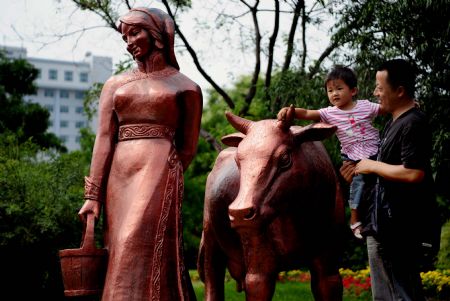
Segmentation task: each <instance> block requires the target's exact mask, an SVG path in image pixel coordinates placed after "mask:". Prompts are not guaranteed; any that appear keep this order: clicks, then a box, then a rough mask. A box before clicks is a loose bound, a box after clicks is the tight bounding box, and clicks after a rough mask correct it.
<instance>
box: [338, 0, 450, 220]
mask: <svg viewBox="0 0 450 301" xmlns="http://www.w3.org/2000/svg"><path fill="white" fill-rule="evenodd" d="M338 2H339V3H337V4H336V5H337V6H338V7H339V5H340V6H341V7H340V8H342V11H340V14H342V18H341V19H340V21H339V22H338V23H337V24H338V26H337V28H338V29H337V30H336V32H335V33H334V36H333V38H332V40H333V41H336V43H338V44H343V45H346V46H347V47H348V48H349V49H352V51H351V52H350V53H349V54H348V55H346V56H344V57H343V59H345V60H346V61H347V62H348V63H350V64H355V65H357V66H358V69H359V71H360V72H359V76H360V79H361V80H362V81H363V82H366V83H369V82H373V81H374V80H373V79H374V74H375V70H374V68H375V67H376V66H377V64H378V63H379V62H381V61H384V60H386V59H391V58H396V57H402V58H405V59H408V60H410V61H411V62H412V63H414V64H415V67H416V70H417V73H418V85H417V99H418V100H419V102H420V104H421V107H422V108H423V110H424V111H425V112H426V113H427V115H428V116H429V117H430V123H431V127H432V132H433V142H434V144H433V160H432V163H433V169H434V171H435V173H436V182H437V184H438V190H439V192H440V194H441V195H442V196H443V197H444V199H443V200H441V207H442V210H441V214H442V218H443V220H445V219H448V218H449V217H450V208H449V205H448V200H449V199H450V188H449V185H448V183H449V182H450V120H449V118H448V116H449V114H450V106H449V104H450V1H448V0H442V1H427V0H415V1H406V0H399V1H377V0H366V1H356V2H355V1H338ZM371 87H373V84H366V88H365V89H366V91H370V90H371Z"/></svg>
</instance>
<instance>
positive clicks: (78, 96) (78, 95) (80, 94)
mask: <svg viewBox="0 0 450 301" xmlns="http://www.w3.org/2000/svg"><path fill="white" fill-rule="evenodd" d="M75 98H76V99H83V98H84V92H83V91H75Z"/></svg>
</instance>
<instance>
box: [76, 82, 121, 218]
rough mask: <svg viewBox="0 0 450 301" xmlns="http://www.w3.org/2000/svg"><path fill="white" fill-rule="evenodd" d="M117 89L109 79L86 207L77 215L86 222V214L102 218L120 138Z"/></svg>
mask: <svg viewBox="0 0 450 301" xmlns="http://www.w3.org/2000/svg"><path fill="white" fill-rule="evenodd" d="M117 87H118V81H117V79H116V78H115V77H112V78H110V79H109V80H108V81H107V82H106V83H105V84H104V86H103V89H102V92H101V95H100V100H99V109H98V115H99V120H98V129H97V135H96V137H95V143H94V150H93V152H92V160H91V167H90V172H89V177H86V178H85V195H84V198H85V203H84V205H83V207H81V209H80V211H79V212H78V215H79V216H80V218H81V219H82V220H83V221H85V218H86V214H88V213H93V214H94V215H95V217H96V218H98V217H99V214H100V209H101V205H102V203H103V202H104V199H103V196H104V191H105V187H106V181H107V177H108V174H109V170H110V168H111V160H112V156H113V154H114V146H115V137H116V135H117V129H118V124H117V118H116V116H115V114H114V110H113V96H114V92H115V91H116V89H117Z"/></svg>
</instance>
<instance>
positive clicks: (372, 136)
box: [278, 66, 381, 239]
mask: <svg viewBox="0 0 450 301" xmlns="http://www.w3.org/2000/svg"><path fill="white" fill-rule="evenodd" d="M325 90H326V92H327V95H328V99H329V101H330V103H331V104H332V105H333V106H332V107H331V106H330V107H327V108H322V109H319V110H307V109H302V108H295V117H296V118H298V119H306V120H316V121H322V122H326V123H328V124H331V125H335V126H337V132H336V135H337V137H338V139H339V142H340V143H341V153H342V159H343V160H346V161H353V162H358V161H359V160H361V159H364V158H371V157H374V156H376V154H377V152H378V145H379V140H380V138H379V133H378V130H377V129H375V128H374V127H373V126H372V124H371V123H372V120H373V119H374V118H375V117H376V116H377V115H378V114H381V112H380V106H379V104H376V103H372V102H370V101H368V100H357V101H353V97H354V96H355V95H356V94H357V93H358V88H357V79H356V75H355V73H354V72H353V70H351V69H350V68H347V67H343V66H335V67H334V68H333V69H332V70H331V71H330V73H328V75H327V78H326V80H325ZM287 109H288V107H285V108H282V109H281V110H280V112H279V113H278V119H283V118H284V117H285V115H286V112H287ZM363 188H364V179H363V175H362V174H360V175H356V176H354V177H353V180H352V183H351V185H350V196H349V205H350V209H351V217H350V228H351V229H352V231H353V234H354V235H355V237H357V238H359V239H362V238H363V237H362V235H361V222H360V220H359V216H358V206H359V204H360V201H361V197H362V192H363Z"/></svg>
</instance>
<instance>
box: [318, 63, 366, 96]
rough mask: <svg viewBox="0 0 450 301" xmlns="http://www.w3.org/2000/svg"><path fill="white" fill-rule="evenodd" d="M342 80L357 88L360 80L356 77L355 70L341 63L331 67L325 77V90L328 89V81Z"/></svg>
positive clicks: (350, 86)
mask: <svg viewBox="0 0 450 301" xmlns="http://www.w3.org/2000/svg"><path fill="white" fill-rule="evenodd" d="M337 79H340V80H342V81H343V82H344V83H345V84H346V85H347V86H348V87H349V88H350V89H353V88H356V86H357V85H358V80H357V79H356V74H355V72H354V71H353V70H352V69H350V68H348V67H344V66H341V65H336V66H334V67H333V69H331V71H330V72H329V73H328V75H327V77H326V79H325V85H324V86H325V91H326V90H327V83H328V82H329V81H332V80H337Z"/></svg>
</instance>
